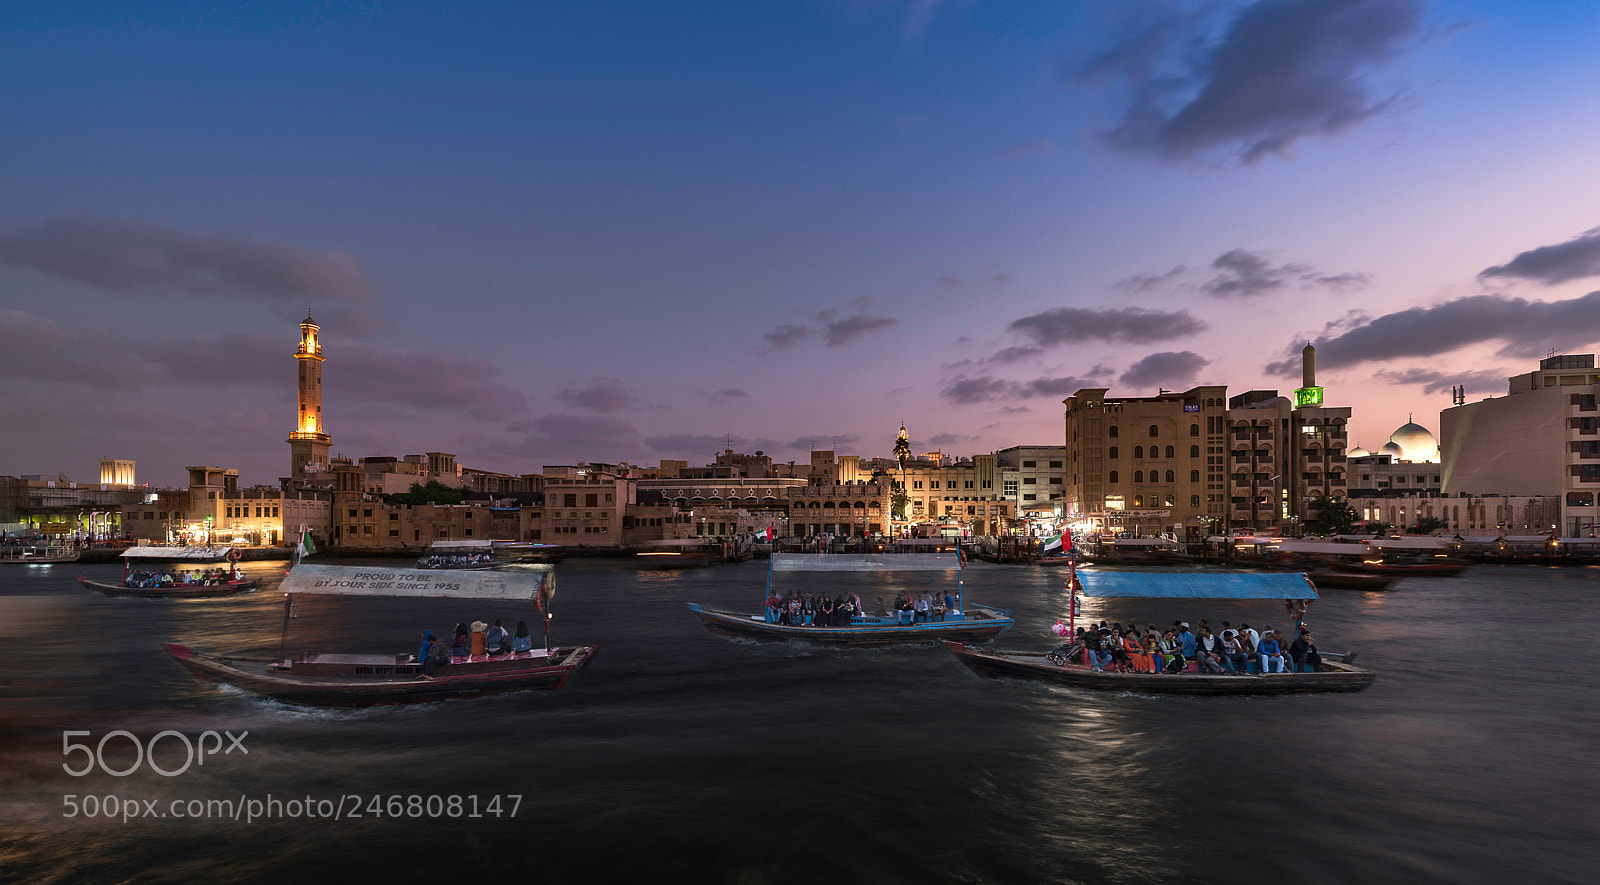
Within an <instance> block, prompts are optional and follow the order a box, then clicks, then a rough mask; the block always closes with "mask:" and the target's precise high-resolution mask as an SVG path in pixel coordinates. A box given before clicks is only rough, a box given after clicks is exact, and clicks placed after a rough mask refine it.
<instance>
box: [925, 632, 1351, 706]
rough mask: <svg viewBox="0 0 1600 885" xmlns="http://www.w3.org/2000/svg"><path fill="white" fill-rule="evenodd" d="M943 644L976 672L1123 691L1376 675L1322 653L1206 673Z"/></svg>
mask: <svg viewBox="0 0 1600 885" xmlns="http://www.w3.org/2000/svg"><path fill="white" fill-rule="evenodd" d="M944 645H945V648H948V649H949V650H950V651H951V652H953V653H954V654H955V656H956V657H957V658H959V659H960V660H961V663H963V664H966V665H967V667H969V668H970V669H971V670H972V672H974V673H977V674H978V675H979V676H987V677H989V678H997V677H1000V676H1012V677H1019V678H1023V679H1038V680H1041V681H1043V682H1053V683H1056V684H1058V685H1070V686H1072V687H1074V688H1087V689H1093V690H1095V691H1126V692H1141V693H1145V692H1147V693H1151V694H1205V695H1216V694H1302V693H1307V692H1324V691H1360V690H1362V689H1363V688H1366V687H1367V686H1369V685H1371V684H1372V680H1373V679H1374V678H1376V676H1375V674H1373V673H1372V672H1371V671H1369V670H1362V669H1360V668H1359V667H1354V666H1351V665H1350V664H1347V663H1343V662H1334V661H1330V660H1329V657H1330V656H1328V655H1324V656H1323V661H1322V665H1323V667H1324V668H1326V669H1325V670H1324V671H1323V672H1320V673H1269V674H1267V675H1265V676H1211V675H1202V674H1199V673H1172V674H1165V675H1157V674H1155V673H1112V672H1109V671H1106V672H1102V671H1097V670H1093V669H1090V668H1089V667H1085V666H1083V665H1082V664H1066V665H1062V664H1058V663H1056V662H1055V661H1052V660H1050V659H1049V658H1048V657H1046V654H1047V653H1046V652H1042V651H1039V652H1030V651H980V650H978V649H975V648H968V647H967V646H965V645H962V644H961V643H959V642H946V643H945V644H944Z"/></svg>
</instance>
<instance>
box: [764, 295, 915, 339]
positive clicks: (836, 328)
mask: <svg viewBox="0 0 1600 885" xmlns="http://www.w3.org/2000/svg"><path fill="white" fill-rule="evenodd" d="M871 305H872V298H871V297H870V296H867V295H863V296H861V297H859V298H855V299H853V300H851V302H850V303H849V304H848V305H847V307H848V308H849V309H850V311H851V313H848V314H844V313H843V312H842V311H840V310H839V309H838V308H832V307H830V308H828V309H827V310H822V311H818V312H817V313H816V314H814V315H813V317H812V319H813V320H814V321H815V322H816V323H817V324H818V326H819V327H820V328H814V327H812V326H810V325H803V326H802V325H794V324H786V325H782V326H779V327H777V328H776V329H773V330H772V331H770V332H768V333H766V334H765V335H762V336H761V337H762V338H764V339H765V340H766V341H767V343H768V344H770V345H772V347H774V348H776V349H779V350H782V349H787V348H790V347H794V346H796V345H798V344H799V343H800V342H802V341H805V340H806V339H808V338H810V337H811V336H812V335H813V334H820V335H821V336H822V340H823V342H824V343H826V344H827V345H828V346H829V347H842V346H844V345H846V344H849V343H850V342H852V341H855V340H857V339H860V338H863V337H865V336H867V335H870V334H872V333H873V332H876V331H878V330H879V329H887V328H889V327H890V326H893V325H896V324H898V323H899V322H900V321H899V320H897V319H895V318H893V317H875V316H871V315H870V314H868V313H867V312H866V311H867V308H868V307H870V306H871Z"/></svg>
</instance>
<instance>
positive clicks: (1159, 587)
mask: <svg viewBox="0 0 1600 885" xmlns="http://www.w3.org/2000/svg"><path fill="white" fill-rule="evenodd" d="M1078 580H1079V581H1080V582H1081V583H1082V584H1083V595H1085V596H1093V597H1097V598H1115V597H1125V598H1160V599H1316V598H1317V590H1316V588H1315V587H1312V586H1311V582H1310V581H1308V580H1306V577H1305V575H1302V574H1300V573H1299V572H1170V571H1168V572H1126V571H1116V572H1111V571H1098V570H1093V569H1080V570H1079V571H1078Z"/></svg>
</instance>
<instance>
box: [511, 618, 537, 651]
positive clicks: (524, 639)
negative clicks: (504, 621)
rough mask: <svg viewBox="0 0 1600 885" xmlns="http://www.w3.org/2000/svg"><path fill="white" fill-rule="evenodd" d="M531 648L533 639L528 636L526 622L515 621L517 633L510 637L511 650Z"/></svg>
mask: <svg viewBox="0 0 1600 885" xmlns="http://www.w3.org/2000/svg"><path fill="white" fill-rule="evenodd" d="M532 650H533V640H532V639H530V638H529V637H528V622H527V621H518V622H517V633H516V635H515V636H512V637H511V651H512V652H519V653H520V652H525V651H532Z"/></svg>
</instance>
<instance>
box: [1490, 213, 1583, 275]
mask: <svg viewBox="0 0 1600 885" xmlns="http://www.w3.org/2000/svg"><path fill="white" fill-rule="evenodd" d="M1593 276H1600V227H1597V228H1593V229H1591V230H1587V231H1584V232H1583V233H1582V234H1580V235H1578V236H1576V237H1573V238H1572V239H1570V240H1568V241H1566V242H1565V243H1557V244H1555V245H1554V246H1540V247H1539V248H1537V249H1529V250H1528V251H1526V252H1520V253H1518V254H1517V257H1515V258H1513V259H1511V260H1510V261H1508V262H1506V263H1505V264H1498V265H1495V266H1494V267H1490V268H1485V269H1484V270H1483V271H1482V272H1481V273H1479V274H1478V279H1480V280H1482V279H1490V278H1493V277H1515V278H1518V279H1524V280H1533V281H1535V282H1539V283H1544V284H1545V285H1546V286H1554V285H1555V284H1557V283H1564V282H1566V281H1568V280H1580V279H1583V278H1584V277H1593Z"/></svg>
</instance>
